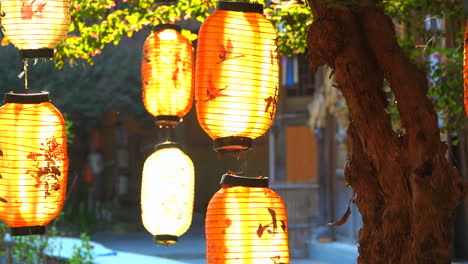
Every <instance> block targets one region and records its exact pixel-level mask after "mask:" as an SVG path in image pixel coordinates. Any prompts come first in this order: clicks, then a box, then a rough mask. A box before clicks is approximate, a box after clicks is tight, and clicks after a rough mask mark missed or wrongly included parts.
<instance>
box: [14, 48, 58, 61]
mask: <svg viewBox="0 0 468 264" xmlns="http://www.w3.org/2000/svg"><path fill="white" fill-rule="evenodd" d="M19 55H20V58H21V59H30V58H53V57H54V49H23V50H20V51H19Z"/></svg>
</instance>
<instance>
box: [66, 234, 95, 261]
mask: <svg viewBox="0 0 468 264" xmlns="http://www.w3.org/2000/svg"><path fill="white" fill-rule="evenodd" d="M80 239H81V245H80V246H73V255H72V257H71V258H70V259H69V260H68V261H69V263H70V264H92V263H93V255H92V250H93V248H92V246H91V244H90V243H89V240H90V238H89V236H88V234H86V233H81V236H80Z"/></svg>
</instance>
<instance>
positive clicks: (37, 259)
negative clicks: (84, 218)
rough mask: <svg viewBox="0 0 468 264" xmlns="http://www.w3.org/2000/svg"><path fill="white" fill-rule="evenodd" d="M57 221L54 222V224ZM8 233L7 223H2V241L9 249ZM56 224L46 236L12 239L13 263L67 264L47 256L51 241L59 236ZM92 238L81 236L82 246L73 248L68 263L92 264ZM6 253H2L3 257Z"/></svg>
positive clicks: (0, 223) (0, 224)
mask: <svg viewBox="0 0 468 264" xmlns="http://www.w3.org/2000/svg"><path fill="white" fill-rule="evenodd" d="M56 221H57V220H55V221H54V223H55V222H56ZM7 233H8V226H7V224H5V222H3V221H2V222H0V239H1V240H2V241H3V245H4V246H7V247H8V243H7V241H6V240H5V239H6V236H5V235H6V234H7ZM58 233H59V232H58V230H57V228H56V226H55V224H51V225H49V230H48V231H47V234H46V235H30V236H17V237H13V238H12V242H13V243H12V244H11V251H12V256H13V263H15V264H16V263H18V264H19V263H21V264H45V263H65V262H62V261H61V260H54V261H52V262H51V261H50V260H51V257H50V256H48V255H47V252H48V251H49V250H50V247H51V245H50V239H51V238H53V237H56V236H57V235H58ZM89 242H90V238H89V236H88V235H87V234H86V233H81V235H80V246H74V247H73V255H72V257H71V258H70V259H68V261H67V262H66V263H70V264H92V263H93V262H92V261H93V258H94V257H93V255H92V251H93V247H92V246H91V244H90V243H89ZM3 255H4V253H3V252H2V256H3Z"/></svg>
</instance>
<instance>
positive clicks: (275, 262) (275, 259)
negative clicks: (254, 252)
mask: <svg viewBox="0 0 468 264" xmlns="http://www.w3.org/2000/svg"><path fill="white" fill-rule="evenodd" d="M271 260H272V261H273V264H286V262H280V260H281V256H280V255H276V256H274V257H271Z"/></svg>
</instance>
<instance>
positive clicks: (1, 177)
mask: <svg viewBox="0 0 468 264" xmlns="http://www.w3.org/2000/svg"><path fill="white" fill-rule="evenodd" d="M0 157H3V150H1V149H0ZM0 179H3V176H2V174H0ZM0 202H3V203H8V201H7V200H6V199H5V198H3V197H0Z"/></svg>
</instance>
